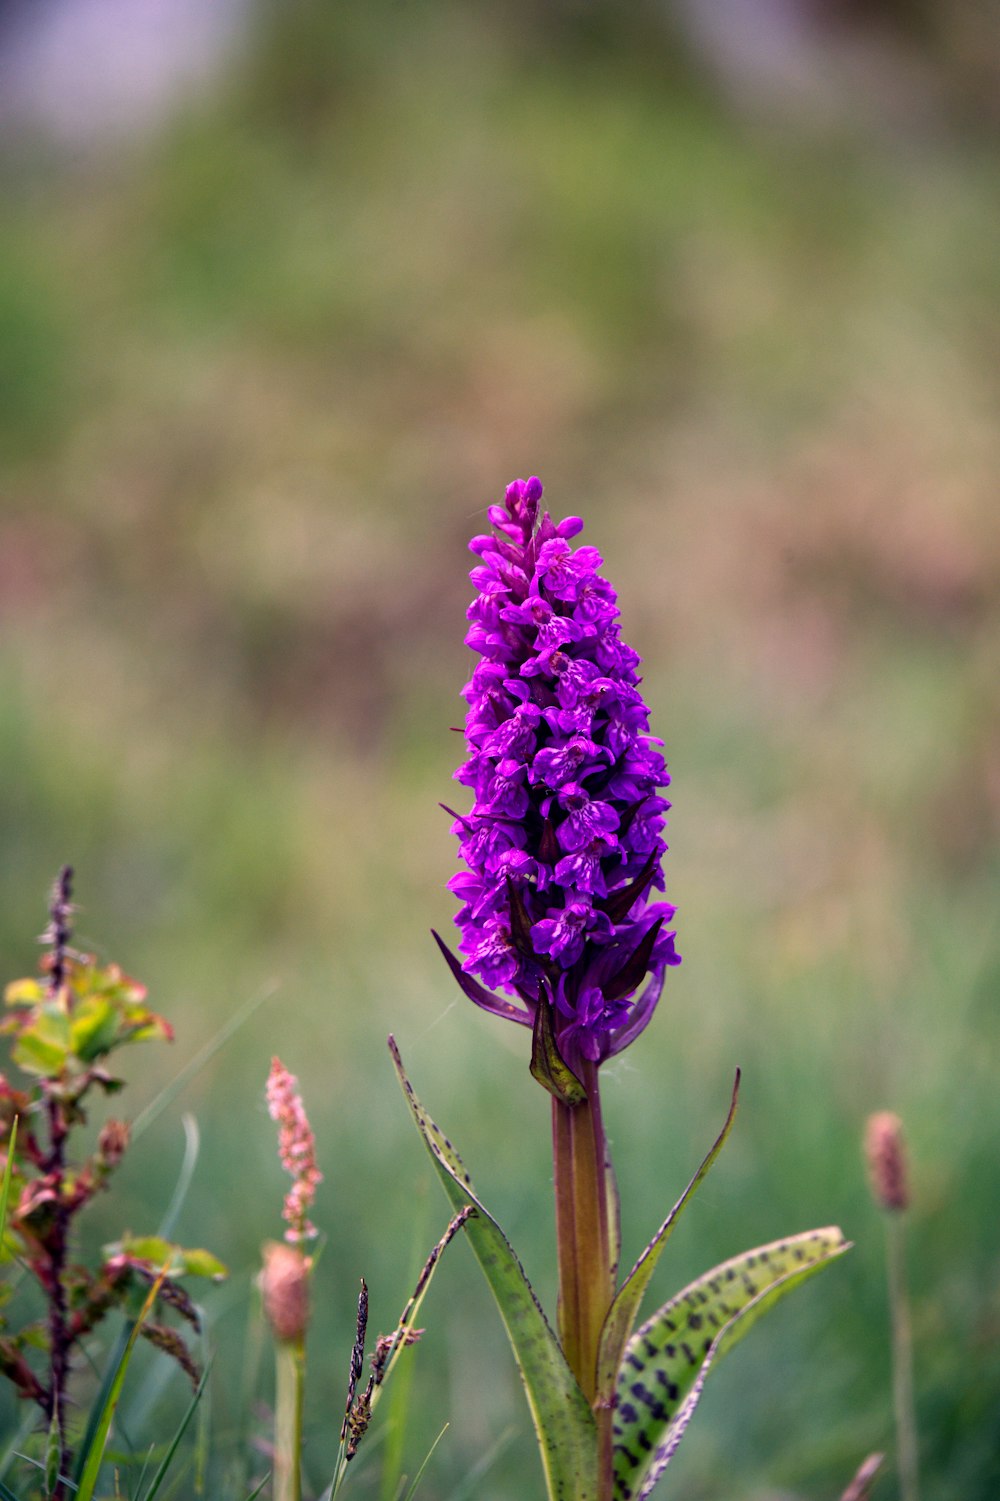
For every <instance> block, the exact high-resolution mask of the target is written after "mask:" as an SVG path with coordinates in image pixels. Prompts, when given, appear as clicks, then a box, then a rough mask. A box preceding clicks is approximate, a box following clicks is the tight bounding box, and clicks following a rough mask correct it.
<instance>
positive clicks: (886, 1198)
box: [865, 1110, 920, 1501]
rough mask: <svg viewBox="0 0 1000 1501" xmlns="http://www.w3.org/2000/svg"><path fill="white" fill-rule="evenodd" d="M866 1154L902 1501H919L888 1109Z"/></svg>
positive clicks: (901, 1189)
mask: <svg viewBox="0 0 1000 1501" xmlns="http://www.w3.org/2000/svg"><path fill="white" fill-rule="evenodd" d="M865 1156H866V1158H867V1160H868V1174H869V1180H870V1183H871V1190H872V1197H873V1198H874V1200H875V1202H876V1204H877V1205H878V1206H879V1208H880V1209H883V1210H884V1211H885V1229H886V1271H887V1280H888V1288H889V1316H890V1319H891V1322H892V1387H893V1404H894V1407H895V1414H896V1447H897V1451H898V1454H897V1463H898V1466H899V1490H900V1495H901V1497H902V1501H919V1496H920V1462H919V1450H918V1443H917V1420H916V1406H915V1403H914V1398H913V1335H912V1331H911V1328H910V1299H909V1294H908V1291H907V1284H906V1222H905V1218H904V1216H905V1211H906V1210H907V1209H908V1208H909V1204H910V1186H909V1175H908V1173H907V1170H906V1156H905V1153H904V1150H903V1126H902V1122H901V1121H900V1119H899V1117H898V1115H893V1114H892V1113H891V1112H890V1111H888V1110H883V1111H880V1112H879V1113H878V1114H877V1115H873V1116H870V1117H869V1120H868V1126H867V1129H866V1132H865Z"/></svg>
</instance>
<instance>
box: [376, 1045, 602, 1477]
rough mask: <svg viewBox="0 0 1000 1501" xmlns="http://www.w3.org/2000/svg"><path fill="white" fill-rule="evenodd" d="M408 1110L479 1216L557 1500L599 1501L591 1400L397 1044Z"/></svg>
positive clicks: (441, 1171)
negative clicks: (431, 1113)
mask: <svg viewBox="0 0 1000 1501" xmlns="http://www.w3.org/2000/svg"><path fill="white" fill-rule="evenodd" d="M389 1049H390V1052H391V1053H392V1057H393V1062H394V1064H395V1066H396V1072H397V1074H398V1075H399V1081H400V1084H401V1085H402V1087H403V1092H404V1094H405V1096H406V1103H407V1105H408V1106H409V1107H410V1113H411V1114H412V1116H413V1119H414V1121H415V1122H416V1125H417V1129H418V1130H419V1132H420V1135H421V1137H422V1138H423V1142H424V1146H425V1147H426V1148H427V1151H428V1152H429V1153H430V1156H431V1158H432V1160H433V1162H434V1166H435V1168H436V1170H437V1174H438V1177H439V1178H440V1180H441V1184H442V1186H443V1188H444V1191H445V1193H446V1194H447V1195H448V1198H449V1200H450V1201H451V1204H452V1207H453V1208H454V1209H455V1210H459V1209H462V1208H464V1207H465V1205H467V1204H471V1205H473V1206H474V1208H475V1209H476V1214H475V1215H473V1217H472V1218H471V1219H470V1220H469V1222H468V1224H467V1225H466V1228H465V1233H466V1235H467V1236H468V1238H469V1244H470V1245H471V1247H472V1249H473V1251H474V1253H475V1255H476V1259H477V1260H478V1262H479V1264H480V1266H481V1267H482V1269H483V1275H484V1276H485V1278H486V1280H487V1282H488V1283H489V1285H490V1289H491V1291H492V1293H493V1296H494V1298H495V1299H496V1302H497V1306H498V1308H499V1309H500V1316H501V1318H502V1319H503V1321H504V1324H505V1326H506V1329H507V1334H508V1337H509V1339H510V1342H511V1346H512V1348H513V1351H514V1357H515V1359H516V1361H517V1364H518V1368H519V1370H520V1373H521V1379H522V1381H523V1382H524V1387H525V1391H526V1393H527V1397H528V1406H529V1407H530V1409H531V1417H532V1421H533V1422H534V1425H535V1432H536V1434H537V1436H538V1444H539V1448H540V1450H541V1456H542V1466H543V1468H544V1471H545V1480H546V1486H547V1488H548V1494H549V1497H550V1501H593V1498H594V1497H595V1496H596V1494H597V1432H596V1427H595V1424H594V1419H593V1415H592V1413H591V1411H590V1408H589V1406H588V1405H587V1400H586V1398H585V1397H584V1395H583V1393H582V1391H581V1390H580V1388H579V1386H578V1385H577V1382H576V1379H575V1377H574V1376H573V1373H572V1371H571V1370H570V1368H569V1366H568V1365H567V1363H566V1359H565V1356H564V1355H563V1353H562V1350H561V1349H560V1347H559V1342H558V1340H557V1339H556V1336H555V1335H554V1334H553V1332H552V1329H551V1327H550V1325H549V1322H548V1320H547V1319H546V1317H545V1314H544V1313H543V1312H542V1309H541V1305H540V1304H539V1302H538V1299H537V1298H536V1297H535V1294H534V1292H533V1291H532V1288H531V1284H530V1283H529V1281H528V1279H527V1277H526V1276H525V1274H524V1269H523V1267H522V1266H521V1263H520V1262H519V1261H518V1259H517V1257H516V1255H515V1254H514V1251H513V1249H512V1247H511V1245H510V1243H509V1241H508V1240H507V1238H506V1236H505V1235H504V1233H503V1231H502V1230H501V1229H500V1227H499V1225H498V1224H497V1223H496V1221H495V1220H494V1219H493V1218H492V1216H491V1215H489V1214H488V1213H487V1211H486V1210H485V1209H484V1208H483V1205H482V1204H481V1203H480V1201H479V1199H478V1198H477V1197H476V1194H475V1191H474V1189H473V1187H472V1182H471V1180H470V1178H469V1175H468V1173H467V1172H466V1171H465V1168H464V1167H463V1165H462V1162H461V1159H460V1158H459V1156H458V1153H457V1152H456V1151H455V1148H454V1147H453V1146H452V1144H451V1142H450V1141H448V1139H447V1137H446V1136H444V1135H443V1134H442V1133H441V1131H439V1130H438V1128H437V1126H436V1125H435V1124H434V1122H433V1121H432V1120H431V1118H430V1116H429V1115H428V1114H427V1112H426V1111H425V1110H424V1108H423V1106H422V1105H421V1103H420V1101H419V1100H418V1099H417V1097H416V1095H415V1094H414V1092H413V1086H412V1085H411V1084H410V1081H409V1079H408V1078H407V1077H406V1073H405V1071H404V1069H403V1063H402V1059H401V1058H400V1056H399V1050H398V1049H397V1047H396V1044H395V1041H394V1040H393V1038H391V1037H390V1039H389Z"/></svg>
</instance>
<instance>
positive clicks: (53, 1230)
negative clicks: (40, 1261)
mask: <svg viewBox="0 0 1000 1501" xmlns="http://www.w3.org/2000/svg"><path fill="white" fill-rule="evenodd" d="M72 896H73V870H72V867H71V866H69V865H64V866H63V868H62V870H61V871H60V872H59V877H58V879H57V881H56V883H55V887H54V889H53V892H52V903H51V906H50V908H49V919H50V920H49V926H48V928H47V929H46V932H45V933H44V935H43V939H44V941H45V942H47V943H49V944H51V947H52V959H51V967H50V970H49V996H50V998H51V999H52V1000H59V999H60V998H62V999H63V1000H64V1004H66V1005H68V1004H69V1002H68V994H65V995H64V983H65V978H66V957H67V950H68V947H69V940H70V938H71V937H72V930H71V928H70V925H69V919H70V914H71V912H72V910H73V908H72ZM47 1115H48V1123H49V1152H48V1156H47V1158H46V1161H45V1164H44V1166H45V1171H46V1173H47V1174H49V1175H50V1176H51V1180H52V1187H53V1190H54V1193H55V1207H54V1211H53V1217H52V1223H51V1226H50V1228H49V1231H48V1234H47V1236H46V1250H47V1252H48V1266H47V1268H46V1279H45V1280H46V1284H47V1286H46V1293H47V1296H48V1303H49V1388H48V1393H47V1402H46V1415H47V1417H48V1419H49V1421H50V1422H52V1420H53V1418H54V1419H55V1423H56V1427H57V1430H58V1434H59V1474H58V1476H57V1478H56V1483H55V1486H54V1487H53V1490H52V1493H51V1496H50V1501H63V1498H64V1497H65V1495H66V1488H65V1485H64V1483H63V1479H62V1477H63V1475H65V1474H66V1473H67V1472H68V1470H69V1464H70V1453H69V1446H68V1444H67V1442H66V1387H67V1384H68V1381H69V1368H70V1358H69V1355H70V1346H71V1345H72V1334H71V1333H70V1328H69V1309H68V1305H67V1298H66V1284H65V1274H66V1254H67V1249H68V1244H69V1228H70V1218H71V1211H70V1208H69V1205H68V1204H67V1201H66V1193H65V1177H66V1137H67V1135H68V1134H69V1125H68V1122H67V1119H66V1113H65V1110H64V1108H63V1104H62V1102H61V1101H60V1100H59V1099H57V1098H55V1097H54V1096H53V1095H52V1094H51V1093H50V1094H49V1097H48V1101H47Z"/></svg>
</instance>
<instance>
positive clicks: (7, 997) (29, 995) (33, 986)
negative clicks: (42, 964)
mask: <svg viewBox="0 0 1000 1501" xmlns="http://www.w3.org/2000/svg"><path fill="white" fill-rule="evenodd" d="M45 996H46V989H45V986H44V985H43V984H42V982H41V980H33V979H28V980H12V981H11V983H10V984H9V985H8V986H7V988H6V989H5V991H4V993H3V999H4V1005H5V1006H19V1007H20V1006H38V1005H40V1004H41V1002H42V1001H44V999H45Z"/></svg>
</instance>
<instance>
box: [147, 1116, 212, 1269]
mask: <svg viewBox="0 0 1000 1501" xmlns="http://www.w3.org/2000/svg"><path fill="white" fill-rule="evenodd" d="M181 1125H182V1126H183V1127H184V1157H183V1159H182V1161H181V1170H180V1172H179V1173H178V1174H177V1183H176V1185H175V1187H174V1191H173V1193H172V1194H171V1196H170V1203H169V1204H168V1205H167V1212H166V1214H165V1215H164V1216H163V1219H162V1220H161V1221H160V1227H159V1229H158V1230H157V1232H156V1233H157V1235H161V1236H162V1237H163V1239H164V1240H169V1239H170V1237H171V1234H172V1233H173V1228H174V1225H175V1224H176V1222H177V1216H178V1215H179V1214H180V1212H181V1209H182V1208H183V1207H184V1200H185V1199H186V1198H187V1196H188V1189H189V1188H190V1187H191V1179H192V1178H193V1177H194V1170H195V1168H196V1167H197V1165H198V1152H199V1150H200V1147H201V1134H200V1132H199V1130H198V1122H197V1120H196V1119H195V1117H194V1116H193V1115H191V1114H190V1113H189V1112H185V1113H184V1115H182V1116H181Z"/></svg>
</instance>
